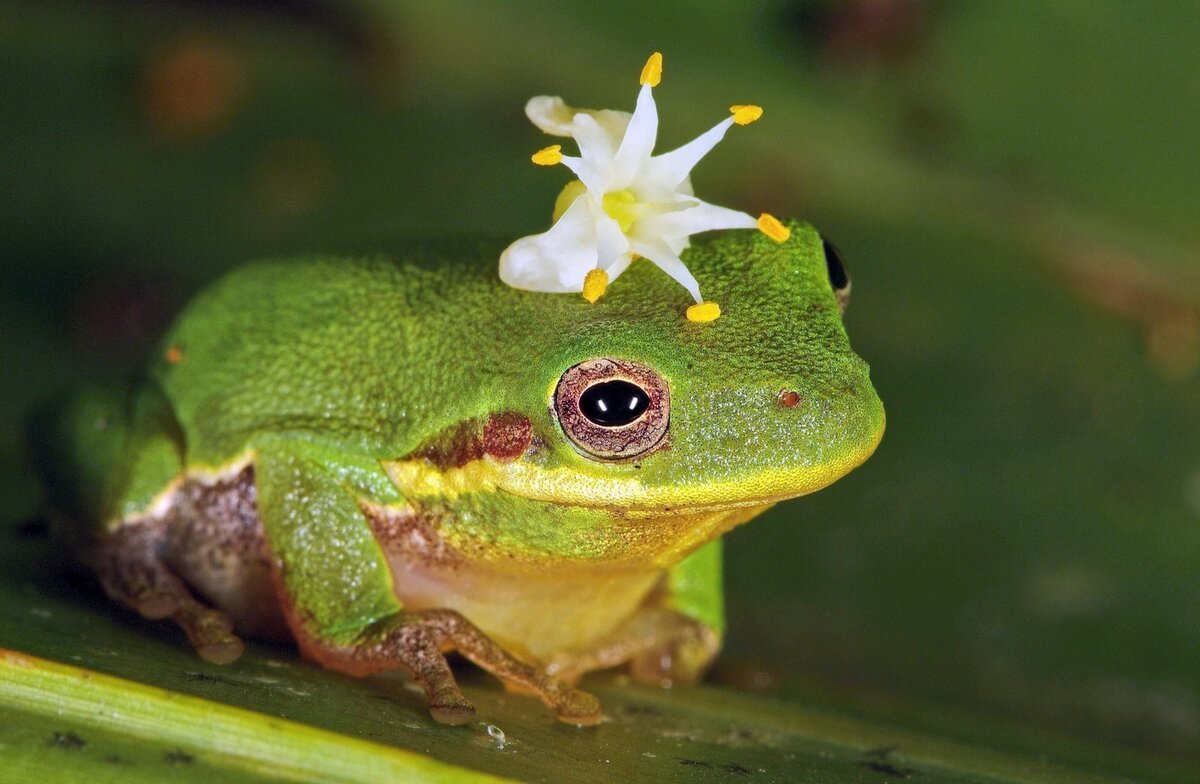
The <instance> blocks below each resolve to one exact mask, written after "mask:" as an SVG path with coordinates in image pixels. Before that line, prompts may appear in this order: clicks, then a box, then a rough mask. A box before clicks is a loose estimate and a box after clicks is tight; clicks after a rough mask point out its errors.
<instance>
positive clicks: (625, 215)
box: [603, 188, 642, 234]
mask: <svg viewBox="0 0 1200 784" xmlns="http://www.w3.org/2000/svg"><path fill="white" fill-rule="evenodd" d="M603 204H604V211H605V212H606V213H608V217H610V218H612V219H613V220H615V221H616V222H617V225H618V226H620V227H621V231H622V232H623V233H625V234H628V233H629V230H630V229H631V228H633V224H634V223H636V222H637V220H638V218H640V217H642V215H641V214H640V212H639V210H638V209H637V197H636V196H634V195H633V191H631V190H629V189H628V188H626V189H625V190H623V191H613V192H612V193H606V194H604V201H603Z"/></svg>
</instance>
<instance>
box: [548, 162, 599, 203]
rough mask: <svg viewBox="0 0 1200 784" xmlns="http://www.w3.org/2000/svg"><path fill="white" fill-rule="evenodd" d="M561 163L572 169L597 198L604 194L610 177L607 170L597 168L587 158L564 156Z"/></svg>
mask: <svg viewBox="0 0 1200 784" xmlns="http://www.w3.org/2000/svg"><path fill="white" fill-rule="evenodd" d="M559 163H561V164H562V165H563V166H566V167H567V168H568V169H570V170H571V171H572V172H573V173H574V174H575V176H576V177H578V178H579V181H580V182H582V183H583V185H584V187H585V188H587V189H588V191H589V192H590V193H594V194H597V197H599V195H600V194H603V193H604V186H605V185H606V184H607V183H608V177H609V173H608V170H607V169H605V168H601V167H598V166H595V165H594V164H593V162H592V161H589V160H588V159H587V158H575V157H573V156H570V155H564V156H563V157H562V160H561V161H559Z"/></svg>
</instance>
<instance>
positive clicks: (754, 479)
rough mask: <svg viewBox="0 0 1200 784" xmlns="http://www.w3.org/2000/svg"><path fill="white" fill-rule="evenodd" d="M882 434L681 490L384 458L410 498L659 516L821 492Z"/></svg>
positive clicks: (491, 465)
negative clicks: (504, 498) (831, 453)
mask: <svg viewBox="0 0 1200 784" xmlns="http://www.w3.org/2000/svg"><path fill="white" fill-rule="evenodd" d="M882 437H883V429H882V428H880V429H879V431H878V432H877V433H876V434H875V437H874V438H873V439H872V440H871V441H870V442H869V443H867V444H865V445H864V446H863V447H862V448H861V449H859V450H858V451H856V452H851V453H847V454H844V455H842V456H841V457H840V459H838V460H835V461H833V462H830V463H823V464H818V465H806V466H793V467H787V468H769V469H765V470H761V471H759V472H757V473H756V474H754V475H752V476H748V477H744V478H740V479H736V480H723V481H712V482H707V483H704V484H700V485H690V486H680V487H661V486H660V487H656V486H649V485H646V484H645V483H644V482H642V481H641V480H640V479H639V478H638V477H628V478H621V477H612V476H593V475H589V474H585V473H583V472H580V471H576V470H572V469H571V468H567V467H562V468H545V467H542V466H535V465H530V464H529V463H525V462H523V461H521V460H497V459H496V458H493V457H491V456H490V455H485V456H483V457H481V458H479V459H477V460H472V461H471V462H469V463H467V464H465V465H463V466H459V467H452V468H447V469H442V468H439V467H437V466H436V465H433V464H432V463H430V462H429V461H427V460H425V459H423V458H415V459H406V460H391V461H384V462H383V467H384V470H386V471H387V474H388V476H389V477H390V478H391V480H392V482H393V483H394V484H395V485H396V487H397V488H398V489H399V490H400V492H401V493H402V494H403V495H404V496H405V497H406V498H409V499H419V498H430V497H440V498H457V497H459V496H461V495H466V494H470V493H477V492H481V491H498V492H503V493H509V494H512V495H515V496H518V497H520V498H525V499H528V500H531V501H543V502H548V503H553V504H557V505H560V506H576V507H583V508H591V509H614V510H621V511H624V512H626V513H634V514H637V513H643V514H648V515H660V514H663V513H664V512H665V513H678V512H706V511H720V510H725V509H735V508H738V507H747V506H762V505H769V504H773V503H776V502H778V501H782V500H785V499H788V498H795V497H796V496H801V495H806V494H808V493H812V492H815V491H817V490H820V489H821V488H823V487H826V486H828V485H830V484H832V483H833V482H835V481H837V480H838V479H840V478H841V477H843V476H845V475H846V474H848V473H849V472H850V471H852V470H853V469H854V468H856V467H858V466H859V465H861V464H862V463H863V461H865V460H866V459H867V458H868V457H870V456H871V454H872V453H873V452H874V451H875V448H876V447H877V446H878V445H879V441H880V439H881V438H882Z"/></svg>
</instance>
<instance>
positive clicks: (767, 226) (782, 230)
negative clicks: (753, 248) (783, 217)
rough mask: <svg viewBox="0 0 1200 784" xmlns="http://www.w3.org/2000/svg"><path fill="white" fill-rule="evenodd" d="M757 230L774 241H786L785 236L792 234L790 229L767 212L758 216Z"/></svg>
mask: <svg viewBox="0 0 1200 784" xmlns="http://www.w3.org/2000/svg"><path fill="white" fill-rule="evenodd" d="M758 230H759V231H761V232H762V233H763V234H766V235H767V236H768V237H770V238H771V239H773V240H775V241H776V242H787V238H788V237H790V236H792V230H791V229H789V228H788V227H787V226H784V225H783V224H782V223H780V222H779V218H776V217H775V216H774V215H772V214H771V213H769V212H764V213H763V214H762V215H759V216H758Z"/></svg>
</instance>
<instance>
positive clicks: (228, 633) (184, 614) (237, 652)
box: [174, 607, 246, 664]
mask: <svg viewBox="0 0 1200 784" xmlns="http://www.w3.org/2000/svg"><path fill="white" fill-rule="evenodd" d="M174 620H175V622H176V623H178V624H179V625H180V626H181V627H182V628H183V630H184V632H186V633H187V636H188V639H189V640H191V641H192V645H193V646H195V648H196V653H197V654H199V656H200V658H201V659H204V660H205V661H206V662H211V663H213V664H229V663H230V662H232V661H236V660H237V659H238V657H240V656H241V655H242V652H243V651H244V650H245V648H246V646H245V645H244V644H243V643H242V641H241V639H239V638H238V637H237V636H236V635H235V634H233V619H232V618H231V617H230V616H229V613H226V612H222V611H221V610H212V609H209V608H206V607H205V608H201V607H188V608H184V609H182V610H181V611H180V612H178V613H176V614H175V616H174Z"/></svg>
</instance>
